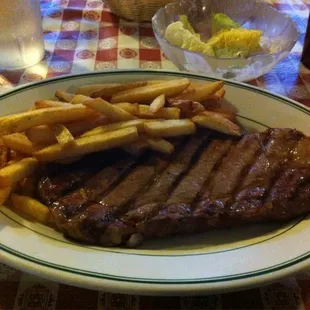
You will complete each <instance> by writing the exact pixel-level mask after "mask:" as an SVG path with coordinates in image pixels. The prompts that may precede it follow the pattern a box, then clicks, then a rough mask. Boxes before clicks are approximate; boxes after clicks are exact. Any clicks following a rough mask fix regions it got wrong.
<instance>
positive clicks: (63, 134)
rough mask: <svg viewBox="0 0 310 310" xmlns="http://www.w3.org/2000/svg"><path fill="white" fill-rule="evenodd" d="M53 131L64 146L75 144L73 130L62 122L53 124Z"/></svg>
mask: <svg viewBox="0 0 310 310" xmlns="http://www.w3.org/2000/svg"><path fill="white" fill-rule="evenodd" d="M53 131H54V134H55V137H56V139H57V141H58V143H59V144H60V145H61V146H62V147H70V146H72V145H73V144H74V142H75V140H74V137H73V136H72V134H71V132H70V131H69V130H68V128H67V127H65V126H64V125H62V124H56V125H54V126H53Z"/></svg>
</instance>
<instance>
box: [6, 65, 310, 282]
mask: <svg viewBox="0 0 310 310" xmlns="http://www.w3.org/2000/svg"><path fill="white" fill-rule="evenodd" d="M122 74H136V75H145V74H152V75H169V76H183V77H188V78H194V79H200V80H205V81H216V80H220V79H217V78H211V77H204V76H200V75H195V74H189V73H183V72H172V71H152V70H143V71H140V70H128V71H126V70H122V71H111V72H92V73H86V74H79V75H69V76H62V77H57V78H55V79H47V80H44V81H40V82H37V83H35V84H30V85H25V86H21V87H18V88H17V89H15V90H12V91H10V92H9V93H6V94H3V95H0V100H1V99H5V98H7V97H10V96H13V95H14V94H17V93H19V92H23V91H25V90H29V89H32V88H37V87H40V86H41V85H45V84H51V83H57V82H58V81H60V80H74V79H80V78H81V77H89V76H98V75H122ZM225 83H226V84H228V85H232V86H234V87H237V88H242V89H247V90H251V91H253V92H256V93H260V94H263V95H265V96H268V97H271V98H275V99H277V100H279V101H281V102H282V103H284V104H287V105H289V106H291V107H293V108H295V109H297V110H299V111H301V112H303V113H306V114H308V115H309V114H310V110H309V109H308V108H306V107H302V106H300V105H298V104H297V103H295V102H293V101H291V100H289V99H286V98H283V97H281V96H279V95H276V94H273V93H270V92H268V91H265V90H262V89H259V88H257V87H253V86H249V85H246V84H242V83H237V82H233V81H229V80H225ZM239 117H240V116H239ZM251 121H254V120H251ZM254 122H256V123H259V122H257V121H254ZM262 125H263V124H262ZM301 221H302V220H301ZM298 223H299V222H298ZM298 223H297V224H298ZM297 224H296V225H297ZM294 226H295V225H294ZM0 248H1V249H2V250H3V251H5V252H7V253H9V254H11V255H14V256H16V257H18V258H21V259H24V260H27V261H30V262H34V263H36V264H39V265H41V266H45V267H49V268H52V269H56V270H59V271H64V272H68V273H71V274H76V275H82V276H87V277H92V278H99V279H105V280H114V281H122V282H135V283H146V284H162V285H168V284H204V283H205V284H206V283H215V282H225V281H233V280H241V279H246V278H250V277H257V276H262V275H266V274H268V273H271V272H276V271H279V270H282V269H285V268H288V267H291V266H293V265H296V264H298V263H301V262H303V261H305V260H307V259H308V258H310V251H308V252H306V253H304V254H302V255H300V256H298V257H296V258H294V259H291V260H289V261H286V262H284V263H281V264H277V265H274V266H271V267H268V268H263V269H259V270H256V271H252V272H246V273H240V274H236V275H230V276H222V277H210V278H197V279H177V280H167V279H143V278H135V277H122V276H113V275H109V274H104V273H97V272H90V271H86V270H81V269H76V268H70V267H66V266H62V265H57V264H53V263H49V262H46V261H43V260H40V259H37V258H33V257H31V256H29V255H26V254H23V253H20V252H18V251H16V250H14V249H11V248H9V247H7V246H5V245H3V244H0ZM193 255H195V254H193Z"/></svg>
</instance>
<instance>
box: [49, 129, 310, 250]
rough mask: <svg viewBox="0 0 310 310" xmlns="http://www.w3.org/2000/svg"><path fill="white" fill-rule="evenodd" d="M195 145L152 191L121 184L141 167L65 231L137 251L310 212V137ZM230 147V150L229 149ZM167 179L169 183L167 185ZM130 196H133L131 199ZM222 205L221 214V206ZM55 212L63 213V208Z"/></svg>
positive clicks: (281, 132)
mask: <svg viewBox="0 0 310 310" xmlns="http://www.w3.org/2000/svg"><path fill="white" fill-rule="evenodd" d="M193 139H194V137H192V138H190V140H189V141H188V142H187V143H186V145H185V147H184V145H183V144H182V145H181V146H180V148H179V151H178V152H175V153H174V154H173V155H172V157H170V158H168V159H163V160H160V161H159V162H160V164H156V165H155V167H156V168H155V170H156V172H154V171H153V176H152V177H150V179H149V181H148V182H146V183H147V185H141V186H139V184H137V185H135V186H134V188H133V189H130V186H129V185H128V186H125V185H124V184H123V185H121V184H122V183H123V182H125V180H126V179H127V178H129V177H130V175H131V174H132V173H133V172H134V171H135V170H136V169H137V168H138V167H141V165H142V164H145V163H146V162H144V161H143V162H142V163H139V164H138V165H137V166H135V168H134V169H132V170H131V172H130V173H129V174H126V177H125V178H122V179H121V181H120V182H116V183H114V185H113V186H112V187H110V190H108V191H106V192H105V194H100V195H98V196H96V201H95V202H93V201H89V202H87V203H86V204H85V205H84V206H83V208H81V209H80V210H78V211H77V212H73V216H72V217H70V218H65V217H63V218H62V219H63V221H64V222H63V226H62V227H59V228H60V229H61V230H62V231H63V232H64V233H65V234H67V235H69V236H72V237H73V238H75V239H78V240H82V241H86V242H88V243H95V244H104V245H109V246H111V245H114V246H115V245H120V244H125V243H126V244H129V245H137V244H138V242H139V241H141V239H142V238H143V235H145V237H148V238H150V237H153V236H158V237H162V236H168V235H171V234H176V233H197V232H202V231H207V230H209V229H214V228H219V227H232V226H237V225H242V224H246V223H251V222H259V221H271V220H287V219H290V218H293V217H295V216H297V215H301V214H304V213H305V212H309V210H310V138H305V137H304V136H303V135H302V134H301V133H299V132H297V131H294V130H289V129H271V130H267V131H266V132H264V133H260V134H255V135H248V136H246V137H244V138H243V139H241V140H239V142H237V143H235V142H233V141H231V139H229V141H224V140H222V141H220V140H214V139H213V140H212V141H211V142H210V143H209V144H208V147H207V148H206V147H205V142H202V141H200V140H199V138H197V136H196V141H197V145H196V146H195V147H194V145H195V143H196V142H195V143H194V142H192V141H193ZM205 139H206V138H205ZM199 142H200V143H199ZM216 143H218V149H217V150H216V149H214V145H216ZM225 144H228V145H229V146H228V145H226V149H225V147H224V145H225ZM189 145H192V148H190V147H189ZM212 146H213V151H212ZM188 150H191V151H190V154H189V153H187V152H188ZM219 150H220V151H219ZM208 152H209V155H207V154H208ZM176 153H177V154H176ZM188 156H189V157H188ZM212 157H213V163H210V161H211V162H212ZM174 165H175V166H174ZM208 165H209V166H208ZM181 166H182V168H180V167H181ZM174 167H176V169H177V170H174V169H175V168H174ZM140 169H141V170H140V171H141V175H143V172H142V170H143V169H142V168H140ZM169 169H171V170H172V171H174V173H173V174H172V175H170V174H169V173H167V171H169ZM175 171H178V172H177V173H175ZM150 174H151V173H150ZM138 175H139V174H138ZM154 175H156V176H157V177H155V178H154ZM164 175H165V178H166V181H165V182H163V180H162V179H161V178H163V176H164ZM145 178H147V176H145ZM134 179H135V178H134V177H132V180H134ZM139 179H140V178H139ZM137 182H139V181H137ZM135 183H136V182H135ZM127 184H130V185H131V184H133V182H128V183H127ZM156 184H157V185H160V187H159V189H160V190H159V191H157V193H158V196H156V195H155V194H154V193H155V192H156V190H157V188H156ZM138 188H139V189H138ZM161 189H163V191H164V192H162V191H161ZM186 189H188V190H186ZM128 190H129V191H131V193H132V194H131V195H130V194H129V192H127V193H125V192H126V191H128ZM149 191H150V192H151V193H152V195H151V196H150V198H149V197H148V196H147V195H148V192H149ZM119 193H122V194H123V195H119ZM161 193H163V195H162V196H161ZM170 193H171V195H170V198H169V194H170ZM136 197H137V198H136ZM142 197H144V198H143V199H146V200H145V201H143V199H141V198H142ZM140 199H141V201H140ZM148 199H149V200H148ZM78 200H79V199H78ZM98 201H99V202H102V204H100V203H98ZM152 201H155V203H154V204H152ZM218 201H220V202H221V203H222V205H221V206H222V207H219V206H218V204H216V203H215V202H218ZM205 206H208V208H206V207H205ZM66 207H67V206H66V204H64V205H63V206H62V208H64V209H66ZM128 209H129V211H128V212H127V211H126V210H128ZM56 210H58V212H60V213H62V212H64V210H61V209H60V208H59V207H58V206H57V207H55V209H54V212H56ZM125 212H127V213H126V214H125ZM137 240H138V241H137Z"/></svg>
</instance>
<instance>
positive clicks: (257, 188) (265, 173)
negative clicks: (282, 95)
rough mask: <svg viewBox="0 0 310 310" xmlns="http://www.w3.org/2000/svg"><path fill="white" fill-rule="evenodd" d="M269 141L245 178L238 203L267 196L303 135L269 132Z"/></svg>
mask: <svg viewBox="0 0 310 310" xmlns="http://www.w3.org/2000/svg"><path fill="white" fill-rule="evenodd" d="M269 133H270V135H269V140H268V143H267V144H266V146H265V148H263V152H262V153H261V154H260V156H259V157H258V159H257V161H256V162H255V164H254V165H253V166H252V167H251V169H250V171H249V173H248V174H247V176H246V177H245V178H244V180H243V182H242V184H241V186H240V189H239V192H238V193H237V194H236V201H238V202H240V201H242V200H245V199H246V200H256V199H261V198H263V196H264V195H265V194H266V191H267V190H268V188H269V187H270V185H271V183H272V180H273V179H274V178H275V177H276V176H277V174H278V173H279V171H280V169H281V167H282V166H283V165H285V164H286V163H287V161H288V157H289V155H290V153H291V151H292V150H294V149H295V147H296V145H297V143H298V141H299V140H300V139H301V137H302V135H301V133H300V132H297V131H295V130H288V129H273V130H269Z"/></svg>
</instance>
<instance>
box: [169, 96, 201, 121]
mask: <svg viewBox="0 0 310 310" xmlns="http://www.w3.org/2000/svg"><path fill="white" fill-rule="evenodd" d="M169 104H170V106H172V107H175V108H178V109H180V111H181V117H182V118H189V117H192V116H194V115H197V114H198V113H200V112H202V111H205V107H204V106H203V105H202V104H200V103H199V102H197V101H192V100H186V99H170V100H169Z"/></svg>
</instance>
